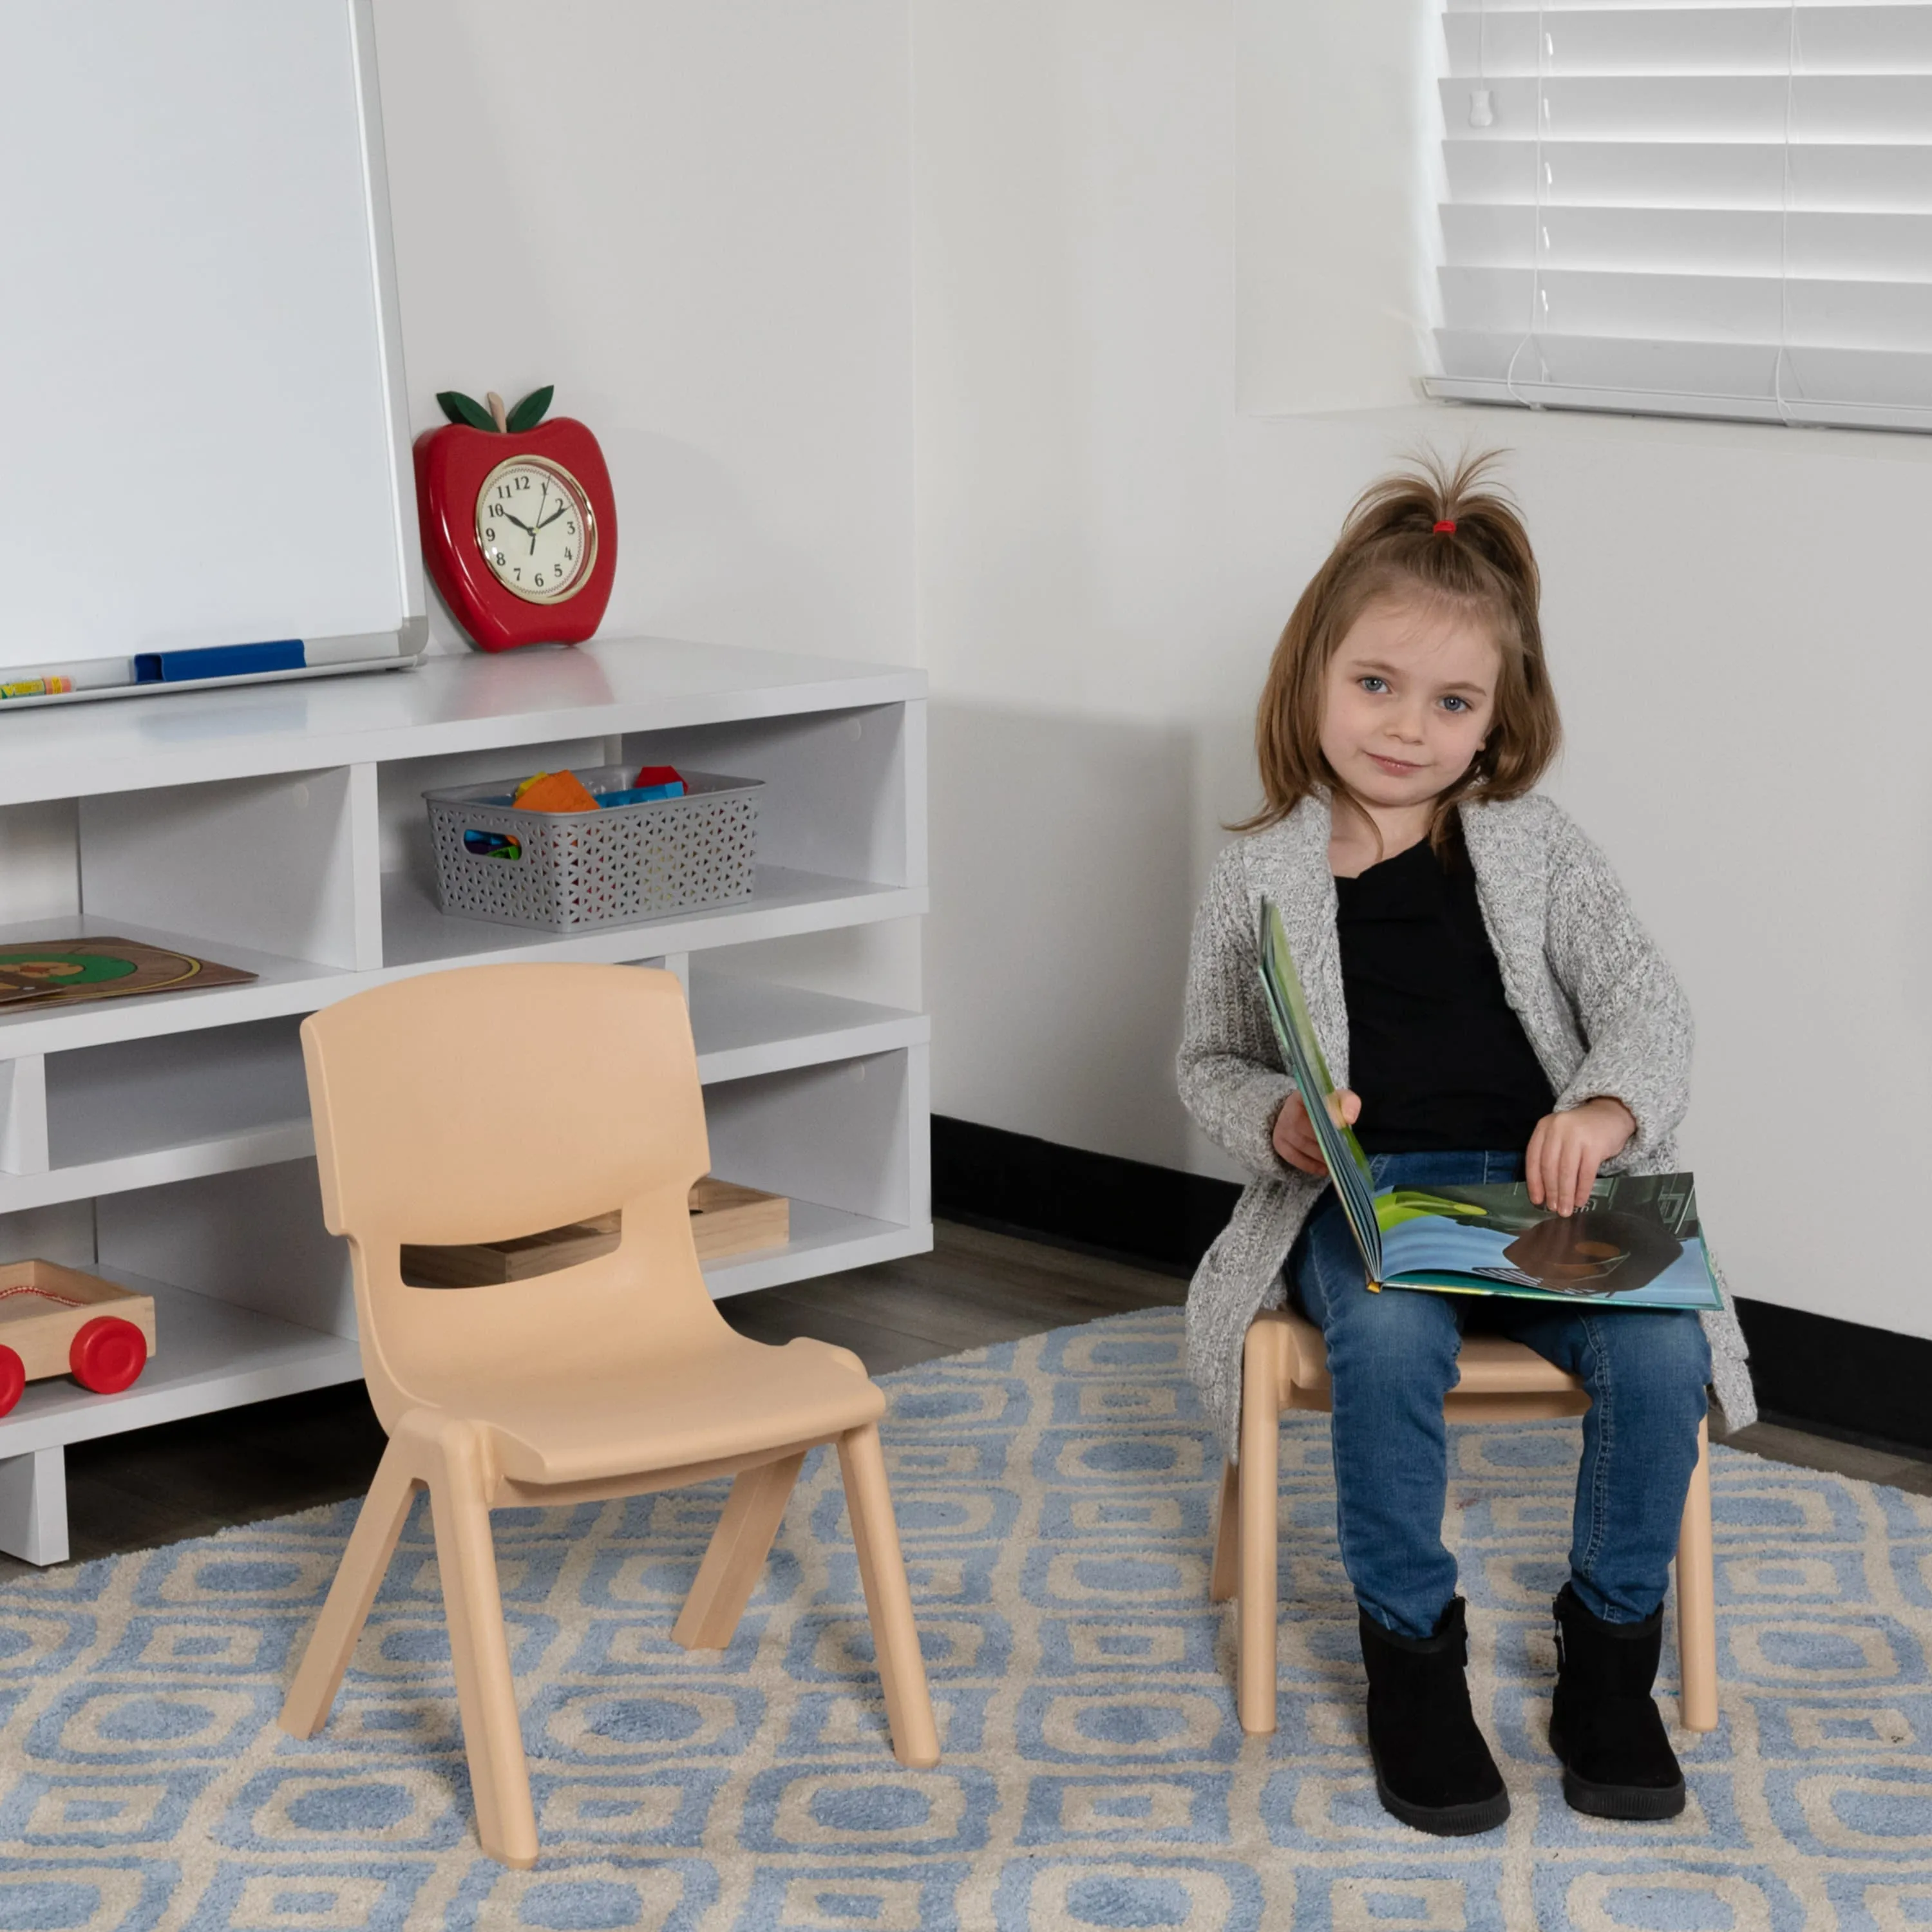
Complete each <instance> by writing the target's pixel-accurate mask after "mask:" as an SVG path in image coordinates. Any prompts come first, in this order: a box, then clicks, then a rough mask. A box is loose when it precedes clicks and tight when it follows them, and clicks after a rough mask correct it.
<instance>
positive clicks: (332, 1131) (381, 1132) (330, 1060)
mask: <svg viewBox="0 0 1932 1932" xmlns="http://www.w3.org/2000/svg"><path fill="white" fill-rule="evenodd" d="M302 1055H303V1058H304V1061H305V1063H306V1065H307V1067H308V1086H309V1103H310V1106H311V1109H312V1111H313V1112H314V1117H315V1138H316V1154H317V1162H318V1164H319V1166H320V1171H321V1180H322V1200H323V1219H324V1220H326V1223H328V1226H329V1230H330V1232H332V1233H334V1234H338V1235H347V1237H348V1238H349V1241H350V1253H351V1256H352V1257H353V1262H354V1267H355V1274H356V1310H357V1314H358V1317H359V1321H360V1323H361V1329H362V1361H363V1369H364V1373H365V1378H366V1379H367V1380H368V1385H369V1391H370V1395H371V1400H373V1401H374V1403H375V1406H376V1409H377V1414H378V1415H380V1417H381V1418H382V1419H383V1423H384V1424H385V1425H386V1426H387V1427H393V1426H394V1424H395V1420H396V1418H397V1417H398V1416H399V1415H401V1413H402V1412H404V1410H406V1409H410V1408H411V1407H414V1406H419V1405H428V1406H434V1407H460V1406H461V1405H462V1404H463V1401H464V1400H465V1399H466V1397H468V1396H469V1395H471V1394H473V1393H474V1392H475V1391H479V1390H480V1389H481V1388H484V1387H485V1386H487V1385H499V1386H500V1385H502V1384H504V1383H505V1382H514V1381H515V1380H516V1379H518V1378H519V1377H527V1376H532V1375H538V1374H541V1375H542V1376H545V1377H549V1376H558V1375H566V1374H568V1373H573V1372H580V1373H585V1374H592V1373H595V1372H596V1371H597V1370H598V1367H599V1366H600V1363H601V1364H604V1365H607V1364H608V1362H609V1361H610V1357H611V1355H612V1353H613V1349H616V1347H617V1345H619V1344H622V1343H628V1344H629V1345H630V1347H629V1348H628V1349H623V1350H621V1351H619V1352H627V1353H631V1354H632V1355H634V1352H635V1348H636V1346H637V1343H638V1342H639V1340H640V1337H642V1336H644V1335H646V1334H647V1335H648V1336H649V1337H650V1338H651V1339H652V1341H653V1343H654V1344H655V1343H661V1346H663V1347H664V1349H667V1350H670V1351H675V1350H676V1349H677V1348H678V1347H679V1346H680V1343H695V1342H697V1341H700V1340H703V1339H704V1338H706V1337H709V1336H711V1335H713V1334H715V1332H716V1331H717V1329H718V1328H719V1327H720V1326H721V1324H722V1318H721V1317H720V1316H719V1315H718V1313H717V1310H716V1309H715V1307H714V1305H713V1304H712V1300H711V1297H710V1295H709V1292H707V1291H706V1288H705V1286H704V1280H703V1273H702V1271H701V1270H700V1268H699V1266H698V1263H697V1251H696V1248H695V1247H694V1244H693V1241H692V1239H691V1225H690V1216H689V1212H688V1205H687V1201H688V1195H689V1193H690V1190H691V1184H692V1182H694V1181H696V1180H697V1178H699V1177H700V1175H703V1173H704V1172H706V1169H708V1167H709V1164H710V1162H709V1151H708V1148H707V1145H706V1139H705V1131H704V1106H703V1097H702V1094H701V1093H700V1089H699V1086H698V1080H697V1055H696V1052H695V1051H694V1049H693V1046H692V1044H691V1022H690V1018H689V1016H688V1013H687V1012H686V1010H685V1002H684V994H683V989H682V987H681V986H679V984H678V983H677V980H676V978H675V977H673V975H672V974H669V973H663V972H657V971H650V970H647V969H645V968H639V967H634V966H589V965H508V966H479V967H472V968H465V969H463V970H460V971H455V972H448V973H435V974H426V975H425V976H423V977H420V978H416V979H410V980H398V981H396V982H395V983H392V984H390V985H389V986H378V987H376V988H374V989H371V991H369V992H366V993H359V994H357V995H355V996H354V997H353V998H350V999H347V1000H344V1001H341V1003H340V1004H338V1005H335V1006H333V1007H326V1008H324V1009H323V1011H321V1012H320V1013H313V1014H311V1016H309V1018H308V1019H306V1020H305V1022H303V1023H302ZM611 1208H619V1209H621V1210H622V1216H623V1221H622V1239H621V1241H620V1243H619V1246H618V1247H617V1249H616V1250H615V1251H614V1252H613V1253H610V1254H608V1255H604V1256H599V1257H598V1258H597V1259H595V1260H592V1261H589V1262H582V1263H580V1264H579V1265H577V1266H576V1267H574V1268H564V1269H560V1270H559V1271H556V1272H555V1273H553V1274H547V1275H540V1276H537V1277H533V1278H532V1279H530V1280H525V1281H520V1282H510V1283H501V1284H492V1285H490V1286H486V1287H481V1288H469V1289H428V1288H413V1287H409V1286H405V1285H404V1281H403V1279H402V1274H401V1249H402V1247H403V1245H404V1244H405V1243H406V1242H407V1243H411V1244H423V1245H426V1246H431V1247H453V1246H460V1245H463V1244H469V1243H473V1242H484V1241H502V1240H506V1239H508V1238H511V1237H514V1236H516V1235H529V1234H535V1233H537V1232H540V1231H541V1230H542V1229H548V1228H555V1227H562V1226H567V1225H568V1224H570V1223H573V1222H578V1221H582V1220H587V1219H588V1218H589V1217H591V1216H592V1215H594V1214H601V1213H604V1212H605V1211H608V1210H609V1209H611Z"/></svg>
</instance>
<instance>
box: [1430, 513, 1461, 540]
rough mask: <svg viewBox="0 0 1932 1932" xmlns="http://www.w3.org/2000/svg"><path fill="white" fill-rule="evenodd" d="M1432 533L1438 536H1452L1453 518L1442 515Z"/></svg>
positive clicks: (1453, 528)
mask: <svg viewBox="0 0 1932 1932" xmlns="http://www.w3.org/2000/svg"><path fill="white" fill-rule="evenodd" d="M1432 534H1433V535H1436V536H1439V537H1453V536H1454V535H1455V534H1456V525H1455V521H1454V519H1453V518H1451V517H1444V518H1443V519H1442V521H1441V522H1440V523H1438V524H1437V525H1436V528H1435V530H1434V531H1433V533H1432Z"/></svg>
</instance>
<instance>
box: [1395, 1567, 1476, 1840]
mask: <svg viewBox="0 0 1932 1932" xmlns="http://www.w3.org/2000/svg"><path fill="white" fill-rule="evenodd" d="M1361 1622H1362V1662H1363V1664H1364V1666H1365V1667H1367V1670H1368V1673H1369V1754H1370V1757H1373V1759H1374V1760H1375V1765H1376V1796H1377V1797H1379V1799H1381V1800H1382V1806H1383V1808H1384V1809H1385V1811H1389V1812H1391V1813H1392V1814H1394V1816H1395V1817H1398V1818H1400V1820H1402V1822H1403V1823H1404V1824H1405V1825H1413V1826H1415V1829H1417V1830H1418V1832H1434V1833H1435V1834H1436V1835H1437V1836H1438V1837H1439V1838H1460V1837H1462V1836H1463V1835H1465V1834H1466V1833H1468V1832H1487V1831H1490V1830H1493V1829H1494V1828H1495V1827H1496V1826H1498V1825H1500V1824H1501V1823H1502V1822H1503V1820H1505V1818H1507V1817H1508V1816H1509V1809H1510V1802H1509V1793H1508V1792H1507V1791H1506V1790H1504V1788H1503V1779H1502V1772H1499V1771H1498V1770H1497V1769H1496V1760H1495V1759H1494V1758H1493V1757H1491V1756H1490V1748H1489V1746H1488V1745H1487V1744H1486V1743H1485V1742H1484V1740H1483V1734H1482V1733H1481V1731H1480V1730H1478V1729H1477V1728H1476V1718H1475V1712H1472V1710H1471V1709H1469V1683H1468V1681H1467V1679H1466V1678H1465V1677H1464V1676H1463V1671H1464V1669H1465V1667H1466V1666H1467V1664H1468V1663H1469V1636H1468V1634H1467V1632H1466V1631H1465V1630H1464V1628H1463V1600H1462V1598H1460V1597H1457V1598H1453V1599H1452V1600H1451V1603H1450V1605H1449V1607H1448V1609H1447V1610H1445V1611H1444V1612H1443V1613H1442V1618H1441V1619H1440V1620H1439V1622H1438V1623H1437V1624H1436V1634H1435V1635H1434V1636H1433V1637H1398V1636H1397V1635H1396V1634H1395V1632H1394V1631H1391V1630H1387V1629H1385V1628H1383V1626H1382V1625H1380V1624H1379V1623H1377V1622H1376V1620H1375V1619H1374V1618H1373V1617H1372V1616H1370V1615H1369V1613H1368V1612H1367V1611H1366V1610H1364V1611H1363V1612H1362V1613H1361Z"/></svg>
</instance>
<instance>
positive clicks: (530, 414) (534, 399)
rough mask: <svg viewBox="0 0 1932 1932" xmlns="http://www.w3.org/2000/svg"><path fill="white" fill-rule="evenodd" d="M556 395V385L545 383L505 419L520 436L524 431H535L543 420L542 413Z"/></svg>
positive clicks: (530, 393)
mask: <svg viewBox="0 0 1932 1932" xmlns="http://www.w3.org/2000/svg"><path fill="white" fill-rule="evenodd" d="M553 395H556V384H555V383H545V384H544V386H543V387H542V388H541V389H532V391H531V392H529V395H527V396H526V397H525V398H523V401H521V402H520V403H519V404H517V407H515V408H514V409H513V410H511V412H510V413H509V416H508V419H507V421H508V424H509V426H510V428H511V429H513V430H514V431H517V432H518V433H519V434H520V433H521V432H522V431H524V430H526V429H535V428H536V426H537V425H538V423H540V422H542V421H543V419H544V410H547V409H548V408H549V407H550V398H551V397H553Z"/></svg>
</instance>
